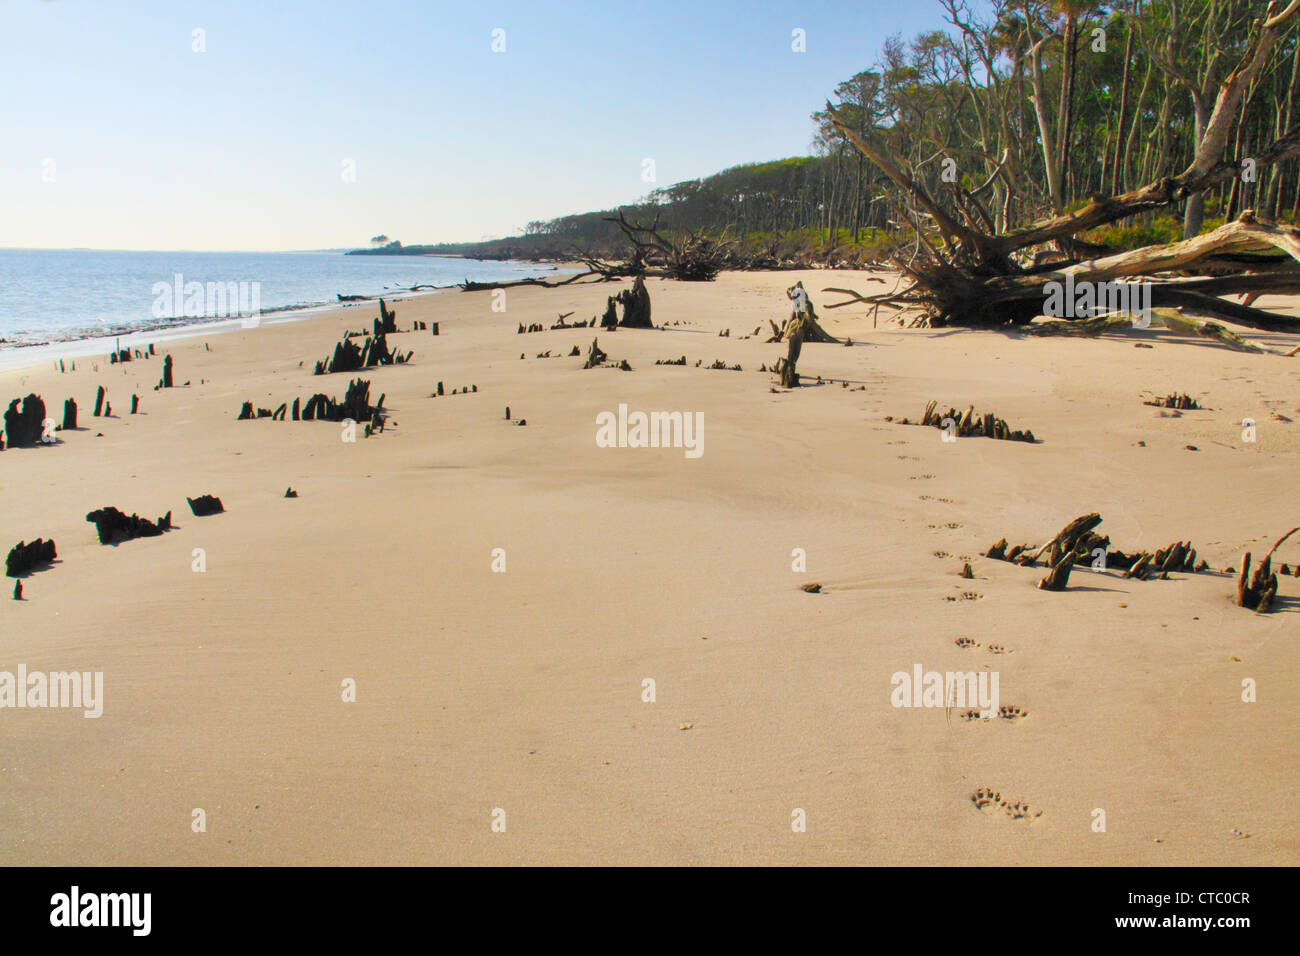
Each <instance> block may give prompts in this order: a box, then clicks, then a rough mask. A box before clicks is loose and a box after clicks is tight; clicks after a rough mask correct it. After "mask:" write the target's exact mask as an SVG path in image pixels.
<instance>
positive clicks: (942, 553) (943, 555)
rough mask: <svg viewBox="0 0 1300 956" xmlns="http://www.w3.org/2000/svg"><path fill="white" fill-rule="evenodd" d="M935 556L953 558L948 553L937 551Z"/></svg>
mask: <svg viewBox="0 0 1300 956" xmlns="http://www.w3.org/2000/svg"><path fill="white" fill-rule="evenodd" d="M934 556H935V557H936V558H951V557H952V555H951V554H949V553H948V552H947V551H936V552H935V553H934Z"/></svg>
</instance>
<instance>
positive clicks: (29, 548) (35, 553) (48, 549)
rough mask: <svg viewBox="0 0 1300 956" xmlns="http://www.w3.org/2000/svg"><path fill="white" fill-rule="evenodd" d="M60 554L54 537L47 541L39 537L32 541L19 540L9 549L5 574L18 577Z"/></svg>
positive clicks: (47, 562)
mask: <svg viewBox="0 0 1300 956" xmlns="http://www.w3.org/2000/svg"><path fill="white" fill-rule="evenodd" d="M58 556H59V555H58V552H57V551H56V550H55V548H54V540H53V539H50V540H48V541H46V540H44V539H43V538H37V539H36V540H35V541H32V542H30V543H24V542H22V541H19V542H18V543H17V544H16V545H14V546H13V547H12V548H10V549H9V555H8V557H6V558H5V575H6V576H8V577H11V578H16V577H18V576H19V575H22V574H28V573H30V572H32V571H34V570H36V569H37V568H39V567H40V566H41V565H44V564H49V563H50V562H51V561H53V560H54V559H55V558H57V557H58Z"/></svg>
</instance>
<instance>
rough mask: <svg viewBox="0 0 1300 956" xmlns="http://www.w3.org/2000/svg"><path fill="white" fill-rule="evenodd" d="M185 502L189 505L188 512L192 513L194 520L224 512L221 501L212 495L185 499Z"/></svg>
mask: <svg viewBox="0 0 1300 956" xmlns="http://www.w3.org/2000/svg"><path fill="white" fill-rule="evenodd" d="M185 500H186V501H188V502H189V503H190V511H192V512H193V513H194V516H195V517H196V518H203V517H206V516H207V515H217V514H221V513H222V512H224V511H225V510H226V509H225V508H224V507H223V506H222V504H221V499H220V498H217V497H214V496H213V495H201V496H199V497H198V498H190V497H186V499H185Z"/></svg>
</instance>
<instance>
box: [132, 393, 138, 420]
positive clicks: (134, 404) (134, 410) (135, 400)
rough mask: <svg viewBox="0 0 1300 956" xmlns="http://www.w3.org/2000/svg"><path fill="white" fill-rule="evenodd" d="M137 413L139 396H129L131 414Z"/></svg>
mask: <svg viewBox="0 0 1300 956" xmlns="http://www.w3.org/2000/svg"><path fill="white" fill-rule="evenodd" d="M139 411H140V396H139V395H132V396H131V414H132V415H134V414H136V413H137V412H139Z"/></svg>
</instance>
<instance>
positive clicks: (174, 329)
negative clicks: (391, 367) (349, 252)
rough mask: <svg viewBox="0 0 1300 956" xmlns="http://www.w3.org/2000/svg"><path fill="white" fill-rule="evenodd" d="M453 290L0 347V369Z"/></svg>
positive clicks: (185, 320)
mask: <svg viewBox="0 0 1300 956" xmlns="http://www.w3.org/2000/svg"><path fill="white" fill-rule="evenodd" d="M456 288H457V286H454V285H453V286H447V287H445V288H440V289H421V290H420V291H419V292H409V291H407V292H401V293H398V294H397V295H394V296H389V295H383V296H373V297H366V298H364V299H362V300H359V301H347V302H321V303H318V304H315V305H296V306H285V307H284V308H280V309H271V310H266V311H262V312H258V313H256V314H254V315H249V316H222V317H220V318H202V317H199V318H179V319H176V320H174V324H172V325H167V326H156V327H152V328H141V329H130V330H123V331H116V330H115V331H106V332H104V333H103V334H101V335H83V336H80V337H78V338H70V339H54V340H51V341H48V342H32V343H17V342H5V343H3V344H0V369H4V370H10V369H21V368H26V367H28V366H32V365H38V364H40V363H42V362H47V361H56V362H57V361H58V360H59V359H68V358H86V357H91V356H96V355H99V354H100V353H101V352H106V351H107V352H111V351H112V349H111V348H109V349H104V348H101V347H99V343H101V342H104V341H106V340H107V339H117V340H118V341H119V342H120V343H121V346H120V347H121V348H130V347H134V346H141V345H148V344H149V343H150V342H153V343H159V342H171V341H176V340H183V339H191V338H199V337H202V336H205V335H221V334H224V333H227V332H238V331H248V330H252V329H256V328H259V327H260V326H264V325H267V326H269V325H285V324H288V323H290V322H299V321H303V320H306V319H310V318H314V317H316V316H318V315H325V314H327V313H329V312H330V311H331V310H334V309H350V308H352V309H355V308H358V307H365V306H368V305H372V304H375V303H378V301H379V300H380V298H383V299H384V301H385V302H403V301H405V302H409V301H411V300H412V299H416V298H419V297H421V296H427V295H438V294H440V293H443V292H450V291H453V290H455V289H456Z"/></svg>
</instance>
